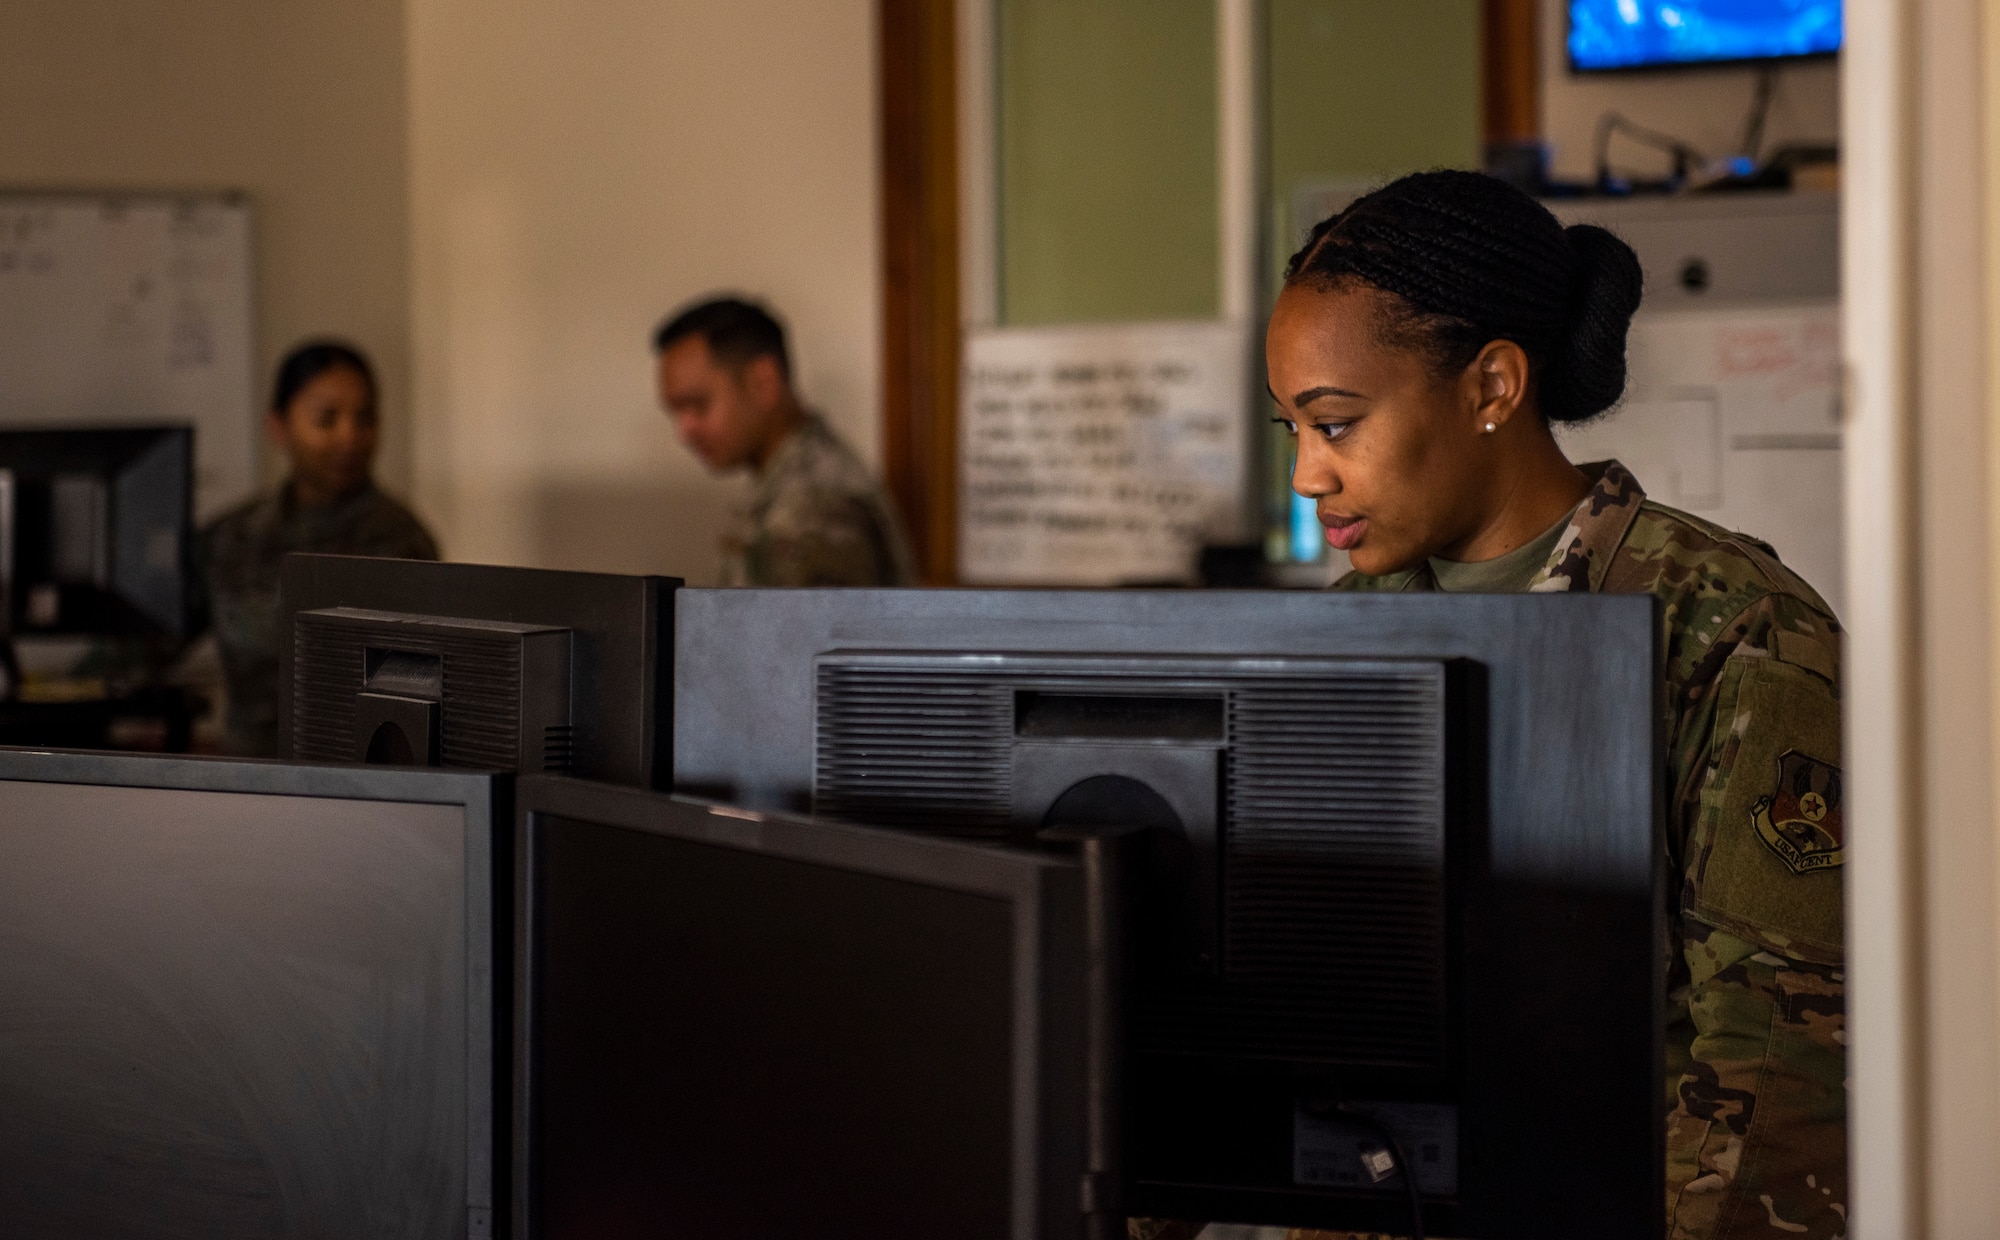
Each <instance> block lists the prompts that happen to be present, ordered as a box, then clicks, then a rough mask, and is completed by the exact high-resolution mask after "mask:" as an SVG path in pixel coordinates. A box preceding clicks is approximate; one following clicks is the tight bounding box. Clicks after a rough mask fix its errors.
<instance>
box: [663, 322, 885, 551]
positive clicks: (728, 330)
mask: <svg viewBox="0 0 2000 1240" xmlns="http://www.w3.org/2000/svg"><path fill="white" fill-rule="evenodd" d="M653 351H654V353H655V354H656V355H657V356H658V359H659V377H660V403H661V404H662V405H664V406H665V407H666V410H667V414H668V416H670V417H671V418H673V420H674V429H675V430H676V431H677V432H678V433H679V435H680V439H681V442H682V443H684V444H686V445H687V447H688V450H689V451H691V452H693V453H694V454H695V455H696V456H698V457H700V458H701V461H702V463H703V464H705V465H707V466H708V467H709V468H710V469H712V470H714V471H716V472H717V473H722V472H725V471H728V470H733V469H739V468H747V469H749V470H751V471H752V472H753V473H754V474H755V475H756V478H757V489H756V492H755V494H754V495H753V496H752V497H751V500H750V503H749V505H748V506H747V507H746V508H745V509H744V510H743V511H742V512H741V513H739V514H738V515H737V518H736V520H735V522H734V523H733V524H732V526H731V527H730V529H729V532H728V533H727V534H726V535H725V536H724V538H723V545H722V553H723V567H722V582H723V584H724V585H731V586H899V585H908V584H909V583H910V577H911V573H910V555H909V551H908V548H907V544H906V543H905V542H904V539H903V531H902V527H901V525H900V524H899V523H898V521H897V520H896V515H895V512H894V510H893V509H891V508H890V506H889V503H888V500H887V499H886V497H884V495H883V494H882V490H881V488H880V487H879V486H877V485H876V483H875V479H874V477H873V476H872V475H870V474H869V472H868V467H867V466H866V465H863V464H862V463H861V459H860V458H859V457H857V456H855V454H854V452H853V450H852V449H850V448H849V447H848V446H847V445H846V444H844V443H842V442H841V441H840V439H839V438H838V437H836V436H835V435H834V433H833V430H832V428H830V427H829V426H827V424H826V420H825V419H824V418H821V417H820V416H819V415H818V414H816V413H813V412H811V411H809V410H808V409H806V408H805V406H804V405H803V404H801V403H800V401H799V398H798V395H797V393H796V392H794V391H793V389H792V369H791V358H790V357H789V355H788V354H787V352H786V349H785V329H784V328H783V327H781V326H780V325H779V324H778V321H777V320H776V319H774V318H772V317H771V314H770V312H769V311H767V310H765V309H764V308H763V307H762V306H759V305H756V304H754V303H751V302H747V301H742V300H739V299H736V298H733V297H725V298H718V299H715V300H712V301H704V302H702V303H701V304H699V305H695V306H691V307H689V308H687V309H685V310H681V311H679V312H678V313H676V314H675V315H674V316H673V317H672V318H669V319H668V320H667V321H666V322H665V323H663V324H661V325H660V328H659V330H658V331H657V332H655V333H654V335H653Z"/></svg>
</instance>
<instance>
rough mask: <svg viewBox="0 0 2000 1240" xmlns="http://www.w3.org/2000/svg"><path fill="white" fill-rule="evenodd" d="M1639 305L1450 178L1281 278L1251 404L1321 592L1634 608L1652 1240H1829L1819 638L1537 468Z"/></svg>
mask: <svg viewBox="0 0 2000 1240" xmlns="http://www.w3.org/2000/svg"><path fill="white" fill-rule="evenodd" d="M1640 291H1641V276H1640V271H1639V265H1638V260H1637V258H1636V257H1635V256H1634V255H1633V253H1632V251H1631V249H1630V247H1628V246H1626V245H1625V243H1624V242H1622V241H1620V240H1618V239H1617V238H1616V237H1614V236H1612V235H1611V234H1610V233H1608V232H1605V231H1604V230H1603V229H1600V228H1594V227H1590V226H1577V227H1572V228H1569V229H1564V228H1563V227H1562V225H1561V224H1559V223H1558V222H1557V221H1556V219H1555V217H1553V216H1552V215H1550V214H1549V212H1548V211H1547V210H1546V209H1545V208H1544V207H1542V206H1541V205H1540V204H1539V203H1537V202H1535V201H1534V200H1533V199H1531V198H1529V197H1528V196H1526V195H1525V194H1522V193H1520V192H1519V191H1517V190H1515V189H1513V188H1511V187H1509V186H1507V185H1505V184H1503V183H1501V182H1499V181H1497V180H1494V179H1492V178H1489V177H1484V176H1480V175H1478V174H1475V173H1461V172H1433V173H1422V174H1419V175H1416V176H1411V177H1406V178H1404V179H1402V180H1400V181H1397V182H1395V183H1394V184H1392V185H1389V186H1387V187H1386V188H1384V189H1381V190H1378V191H1376V192H1375V193H1373V194H1370V195H1368V196H1367V197H1364V198H1362V199H1360V200H1358V201H1357V202H1355V203H1354V205H1352V206H1351V207H1349V208H1348V209H1347V210H1346V211H1344V212H1342V213H1341V214H1340V215H1338V216H1335V217H1334V218H1332V219H1330V220H1327V221H1326V222H1324V223H1322V224H1321V225H1320V226H1319V227H1318V228H1316V229H1314V230H1313V234H1312V237H1311V239H1310V240H1309V241H1308V242H1307V244H1306V246H1305V247H1304V248H1303V249H1302V250H1300V251H1299V253H1298V254H1297V255H1295V256H1294V257H1293V259H1292V261H1291V264H1290V267H1289V268H1288V270H1287V272H1286V277H1285V287H1284V291H1283V293H1282V295H1281V296H1280V298H1279V300H1278V304H1277V307H1276V309H1275V311H1274V312H1273V314H1272V317H1271V323H1270V329H1269V334H1268V337H1267V345H1266V359H1267V362H1268V366H1269V378H1270V387H1271V392H1272V395H1273V399H1275V400H1276V402H1277V404H1278V408H1279V411H1280V415H1281V417H1280V420H1281V421H1283V422H1284V423H1285V425H1286V426H1287V427H1288V428H1289V429H1290V430H1291V431H1292V433H1293V435H1294V436H1295V438H1296V441H1297V445H1298V456H1297V464H1296V466H1295V467H1294V471H1293V475H1292V485H1293V488H1294V489H1295V490H1297V491H1298V492H1299V493H1300V494H1301V495H1304V496H1307V497H1309V498H1311V499H1313V500H1315V501H1316V502H1317V504H1318V509H1319V517H1320V521H1321V523H1322V524H1323V525H1324V526H1325V527H1326V537H1327V541H1328V542H1329V543H1330V544H1332V545H1333V546H1334V547H1337V548H1339V549H1341V550H1343V551H1346V552H1347V553H1348V555H1349V557H1350V558H1351V560H1352V561H1353V564H1354V568H1355V571H1354V572H1353V573H1351V574H1349V575H1348V576H1347V577H1346V578H1344V579H1343V580H1342V581H1341V582H1340V583H1339V587H1338V588H1341V589H1349V590H1388V591H1404V590H1463V591H1485V592H1501V591H1519V590H1540V591H1569V590H1583V591H1611V592H1618V593H1649V594H1652V595H1654V596H1655V597H1657V598H1659V599H1660V601H1661V603H1662V604H1663V606H1662V608H1661V617H1662V632H1661V652H1662V655H1663V671H1664V676H1665V686H1664V692H1663V694H1662V696H1661V701H1662V703H1663V705H1664V710H1665V719H1664V721H1663V722H1664V725H1665V734H1666V736H1667V737H1668V750H1667V754H1666V763H1665V769H1666V795H1667V805H1666V818H1665V821H1666V823H1667V846H1668V849H1669V854H1670V855H1669V857H1668V858H1667V865H1668V873H1669V875H1670V878H1671V884H1670V885H1671V887H1672V890H1671V892H1670V901H1671V904H1670V908H1669V910H1668V912H1669V914H1670V922H1671V925H1672V928H1673V941H1672V942H1671V943H1670V944H1669V945H1668V947H1667V950H1668V952H1669V967H1668V973H1669V982H1668V985H1669V993H1668V996H1667V1012H1668V1029H1667V1047H1668V1051H1667V1055H1668V1058H1667V1062H1666V1064H1665V1065H1664V1069H1665V1072H1664V1078H1663V1087H1664V1090H1665V1094H1666V1098H1667V1107H1668V1113H1667V1132H1666V1149H1667V1165H1666V1177H1665V1183H1666V1217H1667V1220H1668V1221H1667V1234H1668V1236H1669V1237H1674V1238H1685V1240H1697V1238H1699V1240H1720V1238H1724V1237H1729V1238H1735V1237H1751V1236H1755V1237H1770V1238H1773V1240H1775V1238H1777V1237H1794V1236H1796V1237H1808V1238H1818V1237H1825V1238H1831V1237H1835V1236H1840V1235H1842V1234H1844V1233H1845V1231H1846V1209H1847V1172H1846V1162H1847V1157H1846V1155H1847V1147H1846V1127H1845V1121H1846V1096H1845V1088H1844V1081H1845V1075H1846V1071H1845V1049H1844V1047H1845V1018H1844V1011H1845V1008H1844V985H1843V976H1842V957H1843V938H1842V916H1841V874H1840V865H1841V861H1842V841H1843V823H1842V805H1841V799H1842V798H1841V776H1840V748H1841V740H1840V693H1839V665H1840V629H1839V625H1838V623H1837V622H1836V620H1835V619H1834V616H1833V614H1832V612H1831V610H1830V609H1829V608H1828V607H1827V605H1826V603H1825V602H1823V601H1822V600H1821V599H1820V597H1819V595H1818V594H1816V593H1814V591H1813V589H1812V587H1811V586H1809V585H1807V584H1806V583H1805V582H1804V581H1802V580H1800V579H1799V577H1798V576H1797V575H1796V574H1794V573H1792V572H1791V571H1790V570H1789V569H1787V568H1786V567H1785V566H1784V565H1783V564H1782V563H1780V562H1779V560H1778V556H1777V554H1776V553H1775V552H1774V551H1773V550H1772V549H1771V548H1770V547H1768V546H1766V545H1765V544H1763V543H1760V542H1758V541H1756V540H1755V539H1753V538H1748V537H1745V536H1744V535H1741V534H1736V533H1733V532H1731V531H1729V530H1725V529H1721V528H1718V527H1717V526H1714V525H1711V524H1709V523H1707V522H1705V521H1702V520H1699V519H1698V518H1695V517H1692V516H1689V515H1688V514H1686V513H1682V512H1676V511H1674V510H1673V509H1670V508H1666V507H1663V506H1661V505H1659V504H1655V503H1653V502H1652V501H1650V500H1648V499H1647V498H1646V496H1645V492H1644V491H1643V490H1642V489H1641V488H1640V485H1639V482H1638V480H1637V479H1635V478H1633V477H1632V475H1631V474H1630V473H1628V472H1627V471H1626V470H1625V469H1623V468H1622V467H1621V466H1619V465H1618V464H1617V463H1616V462H1615V461H1613V462H1603V463H1600V464H1596V465H1585V466H1581V467H1578V466H1576V465H1572V464H1571V463H1570V462H1569V461H1568V460H1567V459H1565V458H1564V456H1563V454H1562V451H1561V449H1560V447H1559V446H1558V445H1557V443H1556V440H1555V438H1554V436H1553V435H1552V434H1551V433H1550V429H1549V428H1550V425H1551V424H1552V423H1555V422H1577V421H1582V420H1585V419H1588V418H1592V417H1595V416H1597V415H1599V414H1602V413H1603V412H1605V411H1606V410H1608V409H1610V408H1611V407H1612V406H1613V405H1614V404H1615V403H1616V402H1617V401H1618V399H1619V397H1620V395H1621V394H1622V393H1623V390H1624V386H1625V334H1626V328H1627V326H1628V325H1629V323H1630V321H1631V317H1632V313H1633V311H1634V310H1636V309H1637V308H1638V305H1639V298H1640ZM1578 999H1579V1001H1580V1002H1581V1001H1586V1000H1587V996H1583V995H1579V996H1578ZM1548 1019H1549V1020H1551V1021H1560V1020H1562V1019H1563V1014H1562V1013H1561V1012H1550V1013H1548ZM1475 1036H1476V1035H1475ZM1523 1122H1524V1123H1546V1122H1557V1121H1555V1120H1553V1119H1552V1117H1548V1116H1524V1117H1523ZM1559 1122H1567V1123H1581V1124H1588V1123H1589V1122H1590V1117H1588V1116H1568V1117H1562V1118H1561V1120H1560V1121H1559ZM1145 1230H1147V1228H1145V1227H1143V1226H1141V1227H1137V1228H1135V1231H1139V1232H1141V1233H1142V1234H1143V1232H1144V1231H1145ZM1173 1230H1174V1228H1171V1227H1168V1228H1162V1229H1161V1233H1162V1234H1172V1231H1173ZM1302 1234H1307V1233H1302Z"/></svg>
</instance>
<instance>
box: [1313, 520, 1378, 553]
mask: <svg viewBox="0 0 2000 1240" xmlns="http://www.w3.org/2000/svg"><path fill="white" fill-rule="evenodd" d="M1320 522H1321V524H1323V525H1325V526H1326V541H1327V542H1328V543H1330V544H1331V545H1332V546H1333V548H1334V549H1335V550H1336V551H1352V550H1354V549H1355V548H1356V547H1357V546H1360V545H1361V536H1362V534H1364V533H1366V532H1367V529H1368V518H1366V517H1321V518H1320Z"/></svg>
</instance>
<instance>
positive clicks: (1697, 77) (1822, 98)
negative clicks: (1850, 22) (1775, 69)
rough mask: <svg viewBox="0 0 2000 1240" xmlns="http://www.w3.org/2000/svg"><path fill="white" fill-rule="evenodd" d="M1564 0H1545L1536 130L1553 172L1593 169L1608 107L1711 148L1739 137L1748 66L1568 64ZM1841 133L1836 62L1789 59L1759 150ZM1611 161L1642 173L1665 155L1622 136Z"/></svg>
mask: <svg viewBox="0 0 2000 1240" xmlns="http://www.w3.org/2000/svg"><path fill="white" fill-rule="evenodd" d="M1567 9H1568V6H1567V5H1566V4H1564V3H1563V0H1541V17H1542V134H1543V136H1544V137H1545V138H1546V139H1547V140H1548V141H1549V143H1550V144H1551V146H1552V147H1553V148H1554V160H1553V165H1554V169H1555V173H1556V175H1557V176H1559V177H1563V178H1565V179H1575V180H1584V179H1588V178H1590V177H1591V176H1594V175H1595V174H1596V162H1595V143H1596V137H1597V123H1598V119H1599V118H1600V117H1602V116H1603V115H1604V113H1606V112H1607V111H1616V112H1622V113H1623V114H1624V115H1625V116H1626V117H1628V118H1629V119H1631V120H1634V121H1637V122H1638V123H1639V124H1641V125H1645V126H1648V127H1649V128H1653V129H1658V130H1662V131H1664V132H1666V133H1669V134H1672V135H1673V136H1675V137H1677V138H1680V139H1681V140H1683V141H1685V142H1687V143H1689V144H1691V145H1692V146H1694V148H1695V149H1696V150H1699V151H1701V152H1702V153H1703V154H1705V155H1709V156H1711V157H1719V156H1724V155H1731V154H1734V153H1735V152H1736V148H1737V146H1738V145H1739V144H1740V142H1741V141H1742V137H1743V125H1744V121H1745V120H1746V119H1747V118H1748V116H1749V114H1750V103H1751V100H1752V98H1753V97H1754V95H1755V91H1756V79H1757V71H1756V70H1754V69H1746V68H1713V69H1676V70H1670V71H1659V72H1638V73H1599V74H1581V75H1579V74H1572V73H1571V72H1570V71H1569V61H1568V58H1567V54H1566V53H1565V51H1564V48H1563V35H1564V32H1565V30H1566V28H1567V22H1566V17H1565V14H1566V12H1567ZM1839 133H1840V71H1839V69H1838V67H1837V62H1833V61H1807V62H1799V63H1794V64H1789V65H1786V66H1785V67H1784V68H1783V69H1782V70H1780V72H1779V75H1778V88H1777V91H1776V94H1775V95H1774V97H1773V99H1772V104H1771V113H1770V116H1769V118H1768V120H1767V121H1766V123H1765V126H1764V150H1765V153H1767V154H1768V153H1769V152H1770V151H1771V150H1772V149H1773V148H1774V147H1776V146H1778V145H1780V144H1782V143H1785V142H1800V141H1818V142H1825V141H1832V140H1834V139H1835V138H1836V137H1837V136H1838V135H1839ZM1613 158H1614V162H1615V166H1617V167H1620V168H1624V169H1627V170H1630V171H1634V172H1639V173H1643V174H1645V175H1649V176H1650V175H1658V174H1662V173H1664V172H1666V171H1667V169H1668V163H1667V157H1666V156H1665V155H1659V154H1654V153H1652V152H1650V151H1649V150H1647V149H1646V148H1643V147H1637V146H1634V145H1632V144H1630V143H1628V142H1626V141H1625V140H1624V139H1622V138H1621V139H1618V140H1617V141H1616V144H1615V145H1614V147H1613Z"/></svg>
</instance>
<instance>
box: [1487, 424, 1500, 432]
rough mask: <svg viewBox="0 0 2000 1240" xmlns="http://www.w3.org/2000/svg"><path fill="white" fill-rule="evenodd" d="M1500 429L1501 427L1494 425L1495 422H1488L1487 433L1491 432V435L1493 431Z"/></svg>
mask: <svg viewBox="0 0 2000 1240" xmlns="http://www.w3.org/2000/svg"><path fill="white" fill-rule="evenodd" d="M1499 429H1500V428H1499V427H1497V426H1495V425H1493V423H1491V422H1488V423H1487V424H1486V433H1487V434H1489V435H1491V434H1492V433H1493V432H1494V431H1497V430H1499Z"/></svg>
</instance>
